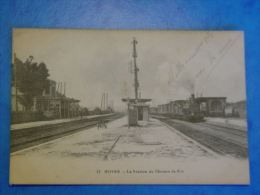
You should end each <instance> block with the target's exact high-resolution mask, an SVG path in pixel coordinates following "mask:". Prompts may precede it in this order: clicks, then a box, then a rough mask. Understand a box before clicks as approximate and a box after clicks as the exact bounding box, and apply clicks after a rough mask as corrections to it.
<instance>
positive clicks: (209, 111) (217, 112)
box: [195, 97, 227, 117]
mask: <svg viewBox="0 0 260 195" xmlns="http://www.w3.org/2000/svg"><path fill="white" fill-rule="evenodd" d="M226 99H227V98H226V97H197V98H195V102H196V103H198V104H200V110H201V111H202V112H203V113H204V115H205V116H212V117H214V116H221V117H222V116H225V107H226Z"/></svg>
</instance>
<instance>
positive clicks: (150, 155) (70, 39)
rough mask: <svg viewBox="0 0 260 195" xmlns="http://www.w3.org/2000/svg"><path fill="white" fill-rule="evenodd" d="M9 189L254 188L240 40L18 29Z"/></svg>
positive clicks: (212, 34) (220, 35)
mask: <svg viewBox="0 0 260 195" xmlns="http://www.w3.org/2000/svg"><path fill="white" fill-rule="evenodd" d="M11 66H12V81H11V100H10V101H11V128H10V131H11V139H10V178H9V182H10V184H11V185H12V184H226V185H228V184H242V185H248V184H250V175H249V157H248V133H247V109H246V104H247V101H246V87H245V86H246V85H245V54H244V32H243V31H137V30H67V29H29V28H27V29H26V28H21V29H19V28H17V29H13V34H12V63H11Z"/></svg>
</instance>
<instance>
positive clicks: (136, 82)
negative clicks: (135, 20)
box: [132, 38, 139, 99]
mask: <svg viewBox="0 0 260 195" xmlns="http://www.w3.org/2000/svg"><path fill="white" fill-rule="evenodd" d="M132 44H133V57H134V72H135V82H134V87H135V99H138V87H139V83H138V79H137V72H138V71H139V69H138V68H137V65H136V58H137V53H136V44H137V41H136V40H135V38H134V41H133V42H132Z"/></svg>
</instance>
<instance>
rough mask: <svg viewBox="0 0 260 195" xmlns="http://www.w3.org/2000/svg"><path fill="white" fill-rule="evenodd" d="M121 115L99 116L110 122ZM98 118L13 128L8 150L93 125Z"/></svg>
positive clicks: (17, 149) (55, 137)
mask: <svg viewBox="0 0 260 195" xmlns="http://www.w3.org/2000/svg"><path fill="white" fill-rule="evenodd" d="M123 116H124V115H123V114H119V113H115V114H114V115H110V116H101V118H104V119H109V122H111V121H113V120H116V119H118V118H121V117H123ZM99 118H100V117H97V118H92V119H82V120H77V121H72V122H66V123H60V124H55V125H44V126H39V127H32V128H25V129H20V130H13V131H11V141H10V142H11V144H10V152H11V153H13V152H16V151H19V150H22V149H26V148H29V147H32V146H35V145H39V144H42V143H45V142H49V141H52V140H55V139H59V138H61V137H64V136H68V135H71V134H74V133H77V132H80V131H82V130H85V129H88V128H91V127H94V126H96V125H97V123H98V122H97V120H98V119H99Z"/></svg>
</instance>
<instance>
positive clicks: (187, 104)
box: [151, 94, 204, 121]
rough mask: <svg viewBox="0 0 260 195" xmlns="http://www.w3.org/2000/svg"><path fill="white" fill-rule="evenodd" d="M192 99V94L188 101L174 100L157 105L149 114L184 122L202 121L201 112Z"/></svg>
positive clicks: (202, 115)
mask: <svg viewBox="0 0 260 195" xmlns="http://www.w3.org/2000/svg"><path fill="white" fill-rule="evenodd" d="M194 99H195V98H194V94H192V95H191V98H190V100H176V101H172V102H170V103H168V104H162V105H158V108H157V110H151V114H158V115H161V116H165V117H170V118H174V119H179V120H184V121H202V120H203V118H204V114H203V111H202V110H201V109H200V105H199V104H197V103H196V102H195V101H194ZM156 112H157V113H156Z"/></svg>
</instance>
